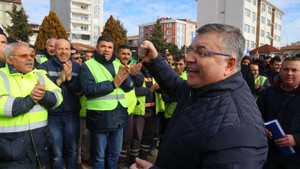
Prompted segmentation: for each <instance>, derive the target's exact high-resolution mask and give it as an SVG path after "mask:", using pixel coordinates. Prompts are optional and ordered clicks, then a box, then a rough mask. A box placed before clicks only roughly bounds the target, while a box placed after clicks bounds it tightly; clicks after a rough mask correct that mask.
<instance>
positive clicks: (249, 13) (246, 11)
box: [245, 8, 251, 18]
mask: <svg viewBox="0 0 300 169" xmlns="http://www.w3.org/2000/svg"><path fill="white" fill-rule="evenodd" d="M250 15H251V11H250V10H249V9H247V8H245V16H247V17H249V18H250Z"/></svg>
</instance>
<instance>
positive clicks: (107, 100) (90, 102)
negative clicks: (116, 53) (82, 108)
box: [85, 58, 127, 111]
mask: <svg viewBox="0 0 300 169" xmlns="http://www.w3.org/2000/svg"><path fill="white" fill-rule="evenodd" d="M85 64H86V65H87V67H88V68H89V70H90V72H91V73H92V75H93V77H94V79H95V82H96V83H100V82H103V81H111V82H112V81H113V80H114V78H113V77H112V75H111V74H110V72H109V71H108V70H107V69H106V68H105V67H104V66H103V65H102V64H101V63H99V62H97V61H96V60H95V58H92V59H90V60H88V61H86V62H85ZM113 66H114V69H115V72H116V74H117V73H118V72H119V66H120V63H118V62H117V61H113ZM118 102H119V103H120V104H121V105H122V106H123V107H125V108H127V104H126V101H125V95H124V91H123V89H121V88H115V89H114V90H113V91H112V92H111V93H109V94H107V95H104V96H100V97H96V98H88V99H87V102H86V107H87V109H88V110H98V111H105V110H114V109H115V108H116V107H117V106H118Z"/></svg>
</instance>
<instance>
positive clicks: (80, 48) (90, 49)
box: [72, 43, 96, 52]
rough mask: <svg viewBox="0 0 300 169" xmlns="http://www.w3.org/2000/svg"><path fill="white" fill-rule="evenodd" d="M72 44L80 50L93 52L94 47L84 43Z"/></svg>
mask: <svg viewBox="0 0 300 169" xmlns="http://www.w3.org/2000/svg"><path fill="white" fill-rule="evenodd" d="M72 46H73V47H74V48H75V49H76V50H78V51H80V52H94V51H95V49H96V48H95V47H92V46H89V45H84V44H81V43H72Z"/></svg>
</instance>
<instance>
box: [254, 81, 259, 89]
mask: <svg viewBox="0 0 300 169" xmlns="http://www.w3.org/2000/svg"><path fill="white" fill-rule="evenodd" d="M258 88H259V81H257V82H256V83H255V89H258Z"/></svg>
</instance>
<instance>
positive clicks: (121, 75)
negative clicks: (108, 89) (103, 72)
mask: <svg viewBox="0 0 300 169" xmlns="http://www.w3.org/2000/svg"><path fill="white" fill-rule="evenodd" d="M128 75H129V66H127V65H125V66H124V67H122V66H120V67H119V72H118V74H117V75H116V76H115V78H114V81H113V82H114V84H115V86H116V88H118V87H119V86H121V84H122V83H123V82H124V80H125V79H126V78H127V77H128Z"/></svg>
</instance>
